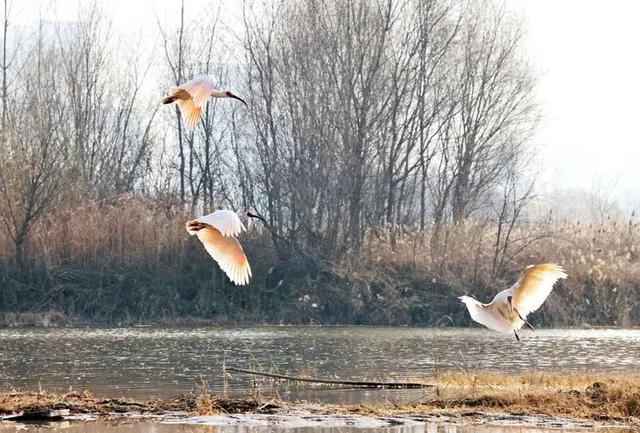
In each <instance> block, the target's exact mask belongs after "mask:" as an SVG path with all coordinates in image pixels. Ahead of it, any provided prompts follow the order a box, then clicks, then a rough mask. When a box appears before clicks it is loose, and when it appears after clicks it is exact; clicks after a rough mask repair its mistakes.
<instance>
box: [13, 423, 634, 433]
mask: <svg viewBox="0 0 640 433" xmlns="http://www.w3.org/2000/svg"><path fill="white" fill-rule="evenodd" d="M16 431H18V432H24V433H40V432H42V433H44V432H50V433H51V432H54V433H56V432H59V433H265V432H274V433H279V432H282V433H294V432H295V433H373V432H386V433H554V432H558V431H560V430H558V429H553V428H541V427H519V426H485V425H464V426H461V425H449V424H436V423H427V424H418V425H408V426H394V427H383V428H381V427H353V426H343V427H317V426H313V427H295V428H289V427H279V426H277V425H272V426H271V425H270V426H217V425H194V424H162V423H153V422H127V423H123V422H118V423H113V422H60V423H55V424H48V425H37V424H17V425H16V424H10V423H7V422H0V433H9V432H16ZM562 431H563V432H566V433H589V432H606V433H629V432H631V430H630V429H610V428H608V429H602V430H591V429H578V430H573V429H562Z"/></svg>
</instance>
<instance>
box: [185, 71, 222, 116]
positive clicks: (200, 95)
mask: <svg viewBox="0 0 640 433" xmlns="http://www.w3.org/2000/svg"><path fill="white" fill-rule="evenodd" d="M180 88H182V89H184V90H186V91H187V92H189V94H190V95H191V99H193V103H194V104H195V105H196V106H198V107H200V108H201V109H204V107H205V105H207V101H208V100H209V98H210V97H211V92H213V91H214V90H215V83H214V82H213V78H211V76H209V75H203V76H200V77H196V78H194V79H193V80H191V81H188V82H186V83H184V84H183V85H181V86H180Z"/></svg>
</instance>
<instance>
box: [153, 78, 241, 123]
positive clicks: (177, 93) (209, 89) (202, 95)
mask: <svg viewBox="0 0 640 433" xmlns="http://www.w3.org/2000/svg"><path fill="white" fill-rule="evenodd" d="M209 98H232V99H237V100H238V101H240V102H242V103H243V104H244V105H247V103H246V102H244V100H243V99H241V98H239V97H237V96H236V95H234V94H233V93H231V92H227V91H220V90H216V89H215V84H214V78H213V77H212V76H211V75H202V76H200V77H196V78H194V79H193V80H191V81H187V82H186V83H184V84H181V85H179V86H178V87H176V88H175V89H173V90H172V91H171V93H170V94H169V95H168V96H165V97H164V99H163V100H162V103H163V104H171V103H172V102H177V103H178V107H180V112H181V113H182V118H183V119H184V123H185V125H186V126H187V128H189V129H194V128H195V127H196V126H198V122H199V121H200V116H201V115H202V111H203V110H204V107H205V106H206V105H207V101H209Z"/></svg>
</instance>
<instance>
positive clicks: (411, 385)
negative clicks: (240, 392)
mask: <svg viewBox="0 0 640 433" xmlns="http://www.w3.org/2000/svg"><path fill="white" fill-rule="evenodd" d="M226 371H228V372H232V373H246V374H253V375H256V376H265V377H272V378H275V379H285V380H291V381H295V382H310V383H326V384H330V385H349V386H359V387H363V388H392V389H415V388H431V387H433V385H430V384H427V383H417V382H371V381H360V380H334V379H321V378H317V377H298V376H288V375H286V374H277V373H262V372H260V371H254V370H245V369H243V368H236V367H227V368H226Z"/></svg>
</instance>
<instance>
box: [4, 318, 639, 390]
mask: <svg viewBox="0 0 640 433" xmlns="http://www.w3.org/2000/svg"><path fill="white" fill-rule="evenodd" d="M223 363H226V365H227V366H236V367H243V368H256V369H265V370H269V371H279V372H287V373H291V374H300V375H312V376H318V377H338V378H341V379H367V380H370V379H384V380H403V379H407V378H420V377H429V376H430V375H432V374H433V373H434V371H435V370H436V369H456V368H458V367H457V366H463V365H466V366H467V367H469V368H474V369H475V368H477V367H479V368H481V369H484V370H496V371H502V372H513V373H518V372H523V371H525V370H531V369H533V370H546V371H576V370H578V371H585V370H586V371H632V370H633V371H637V370H638V368H639V367H640V330H618V329H599V330H566V329H556V330H538V331H536V333H531V332H529V333H525V332H523V338H522V342H521V343H518V342H517V341H516V340H515V339H514V338H513V337H512V336H503V335H500V334H495V333H493V332H491V331H488V330H484V329H478V328H469V329H454V328H437V329H434V328H402V327H255V328H253V327H252V328H246V327H245V328H190V329H183V328H175V329H173V328H171V329H152V328H112V329H92V328H88V329H67V328H65V329H2V330H0V388H10V387H14V388H19V389H37V388H38V387H42V388H43V389H47V390H56V391H60V390H67V389H69V388H70V387H73V388H74V389H82V388H87V389H90V390H91V391H92V392H93V393H94V394H96V395H100V396H107V397H116V396H127V397H130V398H138V399H146V398H166V397H171V396H174V395H176V394H179V393H183V392H189V391H192V390H194V388H196V387H197V386H198V385H199V384H201V383H203V381H206V382H207V383H208V385H209V387H210V388H212V389H213V390H214V391H216V392H221V391H222V388H223V380H222V366H223ZM227 385H228V390H229V392H230V393H231V394H234V393H235V394H243V393H245V392H246V391H247V389H248V388H250V387H251V386H252V384H251V381H250V380H249V378H248V377H246V375H241V374H235V373H234V374H233V376H231V377H230V378H229V379H228V383H227ZM261 386H262V387H263V388H262V389H263V392H268V391H269V390H270V389H269V386H268V385H266V384H262V385H261ZM279 392H280V395H281V397H283V398H289V399H297V398H304V399H310V400H319V401H343V402H344V401H351V402H355V401H361V400H372V399H380V398H396V397H399V396H403V397H405V398H413V397H416V396H418V397H419V394H420V393H421V392H422V391H417V390H411V391H377V390H353V389H351V390H350V389H318V388H309V387H299V388H298V387H288V388H283V389H280V390H279ZM394 393H395V394H394Z"/></svg>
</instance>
